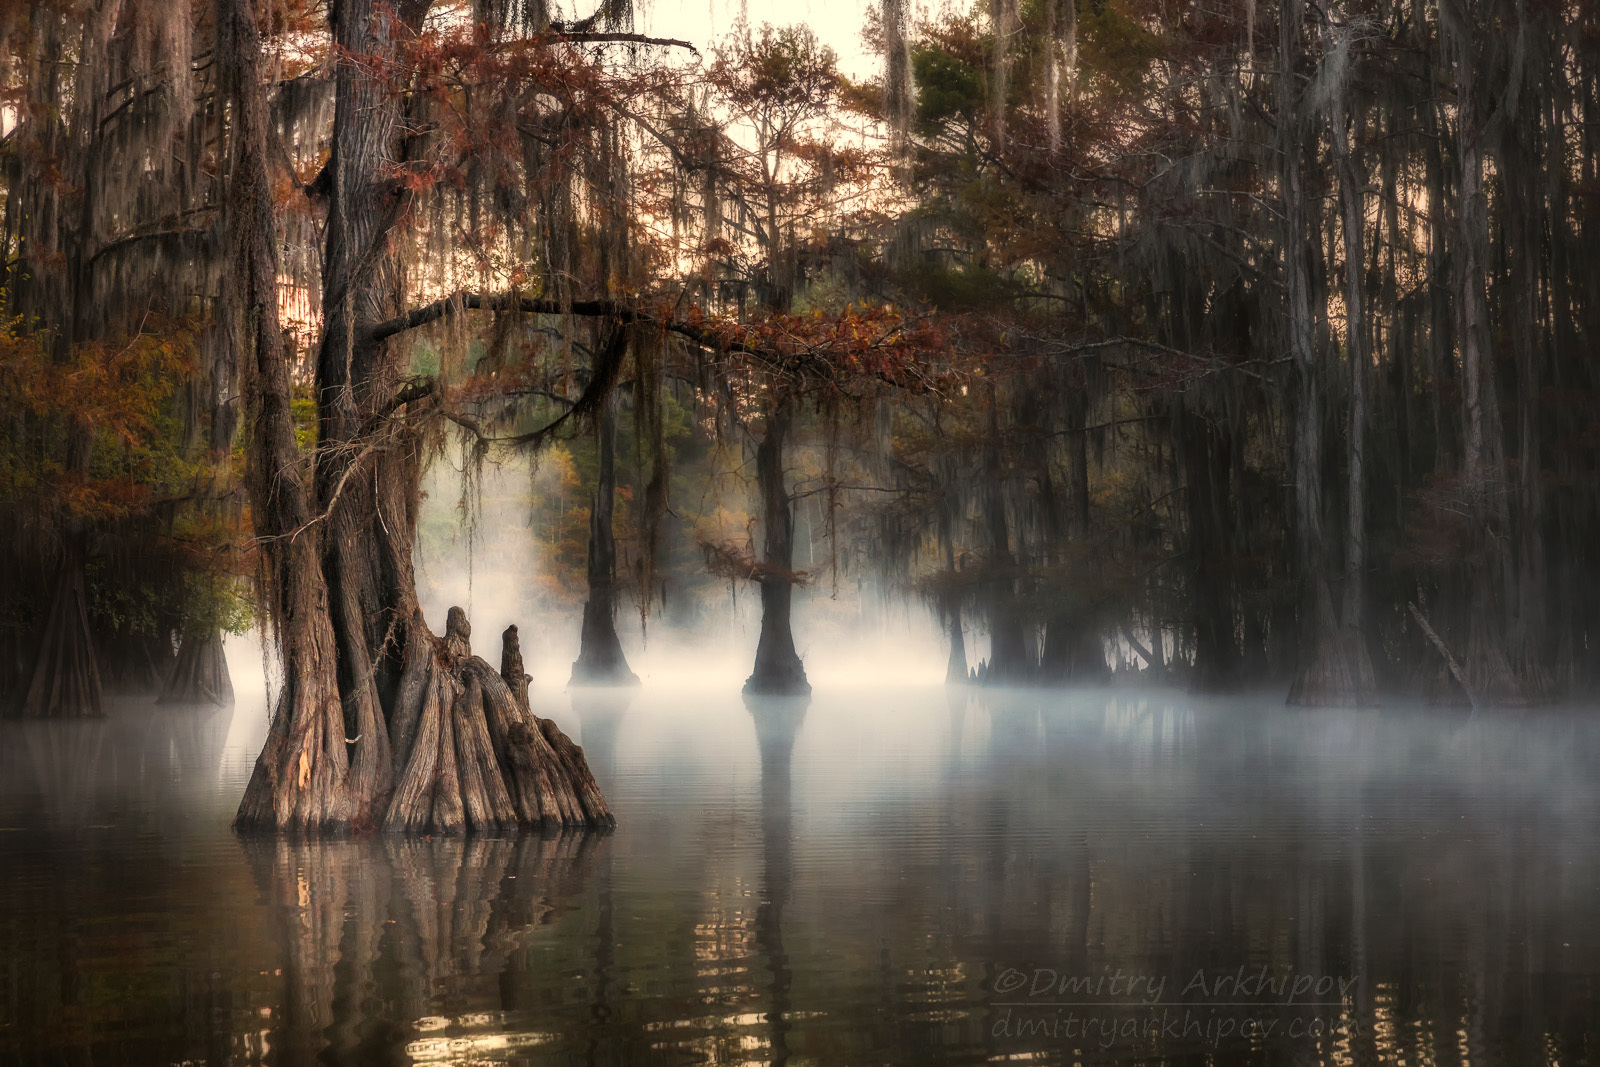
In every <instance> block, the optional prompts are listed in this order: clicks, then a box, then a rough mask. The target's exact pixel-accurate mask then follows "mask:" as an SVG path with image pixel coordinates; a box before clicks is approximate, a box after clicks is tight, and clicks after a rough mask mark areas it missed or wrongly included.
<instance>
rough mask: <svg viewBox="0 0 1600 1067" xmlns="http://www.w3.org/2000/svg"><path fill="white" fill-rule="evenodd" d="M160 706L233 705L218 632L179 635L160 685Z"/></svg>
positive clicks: (213, 630) (226, 664)
mask: <svg viewBox="0 0 1600 1067" xmlns="http://www.w3.org/2000/svg"><path fill="white" fill-rule="evenodd" d="M157 700H158V701H159V702H160V703H162V704H215V705H217V706H218V707H227V706H229V705H231V704H232V703H233V680H232V678H230V677H229V675H228V659H227V657H226V656H225V655H224V654H223V650H222V633H221V631H219V630H217V629H216V628H214V627H211V628H207V629H202V630H198V631H194V630H191V631H189V632H187V633H185V634H184V635H183V640H182V642H181V643H180V644H179V645H178V655H177V658H176V659H175V660H174V661H173V664H172V669H171V671H169V672H168V674H167V677H166V679H165V680H164V681H163V682H162V685H161V695H160V696H159V697H157Z"/></svg>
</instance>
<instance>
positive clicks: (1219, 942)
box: [0, 471, 1600, 1065]
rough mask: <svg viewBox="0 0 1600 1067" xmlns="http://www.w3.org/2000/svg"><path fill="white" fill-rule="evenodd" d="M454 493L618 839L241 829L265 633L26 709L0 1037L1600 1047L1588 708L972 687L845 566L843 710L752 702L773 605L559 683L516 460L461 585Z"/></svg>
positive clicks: (30, 1040)
mask: <svg viewBox="0 0 1600 1067" xmlns="http://www.w3.org/2000/svg"><path fill="white" fill-rule="evenodd" d="M513 476H514V477H515V478H516V479H519V481H518V482H517V483H516V484H520V485H525V484H526V481H525V479H526V478H527V477H528V475H527V472H526V471H520V472H511V473H510V474H507V473H505V472H502V473H500V474H497V475H494V476H493V477H496V478H511V477H513ZM441 484H442V483H436V484H435V488H434V490H433V495H432V496H431V497H430V503H429V506H428V511H427V514H426V515H425V521H424V529H425V530H429V531H431V532H430V533H429V534H428V535H427V537H426V538H425V541H426V542H427V543H426V544H425V545H424V547H423V550H422V551H421V553H420V556H421V558H420V561H419V566H420V570H421V573H420V574H419V583H418V584H419V589H420V590H422V591H423V595H424V596H425V598H426V610H427V614H428V617H429V621H430V623H432V624H433V625H435V627H439V626H440V625H441V624H442V620H443V614H444V611H445V610H446V608H447V607H448V606H449V605H450V604H455V603H459V604H461V605H462V606H464V607H468V608H469V609H470V612H471V618H472V621H473V624H474V639H475V641H474V643H475V648H476V651H477V652H478V653H479V654H481V655H484V656H486V657H488V658H490V659H491V660H494V659H496V658H497V657H498V652H499V631H500V629H501V628H502V627H503V626H504V625H505V624H506V623H508V622H513V621H514V622H517V623H518V624H519V626H520V627H521V629H522V633H523V648H524V651H525V653H526V654H527V658H528V662H529V666H530V670H531V671H532V673H533V674H534V675H535V685H534V689H533V693H532V702H533V706H534V708H535V710H536V711H537V712H538V713H539V714H541V715H544V716H549V717H553V718H555V719H556V720H557V721H558V722H559V723H560V725H561V726H562V728H563V729H564V730H566V731H567V732H568V733H569V734H571V735H572V736H573V737H574V738H575V739H577V740H579V741H580V742H581V744H582V745H583V747H584V751H585V753H586V755H587V758H588V760H589V762H590V765H591V767H592V768H593V771H594V773H595V775H596V778H597V780H598V781H599V783H600V785H601V787H602V788H603V790H604V791H605V793H606V796H607V798H608V799H609V800H610V802H611V804H612V806H613V809H614V811H615V813H616V816H617V827H616V829H615V831H613V832H608V833H590V834H571V833H569V834H566V835H564V836H554V837H551V836H540V835H537V834H533V835H520V836H518V835H508V836H492V835H491V836H474V837H468V838H427V839H420V840H417V839H408V838H401V837H395V836H382V835H379V836H366V837H355V838H336V839H328V840H318V841H301V840H294V839H274V838H270V837H268V838H264V839H246V838H240V837H238V836H236V835H234V834H233V833H232V832H231V831H230V829H229V822H230V820H231V818H232V815H233V812H234V810H235V808H236V806H237V804H238V801H239V798H240V795H241V793H242V791H243V789H244V785H245V783H246V781H247V779H248V777H249V774H250V772H251V768H252V766H253V763H254V759H255V756H256V753H257V752H258V751H259V749H260V747H261V744H262V741H263V739H264V737H265V735H266V729H267V685H266V677H265V674H264V670H263V664H264V663H265V659H264V657H263V654H262V650H261V648H260V646H259V644H258V643H257V642H256V639H255V636H254V635H251V636H246V637H237V638H232V639H230V640H229V641H228V643H227V654H228V660H229V666H230V669H231V671H232V673H233V679H234V684H235V690H236V692H237V694H238V698H239V703H238V704H237V706H236V707H234V708H231V709H224V710H218V709H214V708H210V707H184V706H178V707H171V706H163V707H158V706H154V705H151V704H149V703H148V702H147V701H146V700H144V699H142V698H141V699H138V700H135V699H131V698H123V699H121V700H119V701H117V702H114V703H113V704H112V706H111V708H110V714H109V715H108V717H107V718H106V719H104V720H99V721H67V722H26V723H18V722H5V723H0V1010H3V1015H0V1063H69V1064H89V1063H95V1064H106V1063H114V1064H123V1063H125V1064H153V1063H211V1064H234V1063H238V1064H251V1063H272V1064H301V1063H307V1064H309V1063H317V1062H323V1063H346V1062H365V1063H408V1062H412V1063H458V1064H469V1063H483V1062H515V1063H525V1064H577V1063H583V1064H590V1063H617V1064H632V1063H663V1064H664V1063H672V1064H683V1063H749V1064H757V1063H770V1064H784V1063H794V1064H800V1063H812V1064H878V1063H884V1064H889V1063H894V1064H902V1063H903V1064H929V1063H935V1064H970V1063H979V1062H1013V1061H1027V1062H1043V1063H1063V1064H1065V1063H1144V1064H1158V1063H1164V1064H1201V1063H1246V1064H1377V1063H1383V1064H1407V1065H1410V1064H1468V1063H1472V1064H1526V1063H1536V1062H1537V1063H1562V1064H1567V1063H1583V1062H1587V1061H1588V1060H1590V1059H1592V1058H1593V1050H1594V1049H1595V1048H1596V1042H1597V1040H1600V1029H1597V1023H1596V1020H1597V1018H1600V1012H1597V1010H1596V1009H1597V1008H1600V914H1597V911H1596V907H1595V905H1596V904H1597V902H1600V847H1597V844H1596V842H1597V841H1600V780H1597V778H1596V776H1595V774H1594V767H1595V766H1596V761H1597V758H1600V719H1597V718H1596V716H1595V714H1594V709H1592V708H1573V709H1562V710H1551V711H1544V712H1539V713H1528V714H1521V715H1517V714H1512V713H1504V714H1480V715H1470V714H1468V713H1466V712H1457V711H1448V712H1446V711H1439V710H1433V709H1428V708H1423V707H1416V706H1389V707H1386V708H1384V709H1382V710H1360V711H1337V710H1332V711H1304V710H1290V709H1285V708H1284V707H1283V706H1282V704H1281V701H1282V694H1281V692H1273V693H1267V694H1262V695H1259V696H1250V697H1230V698H1222V697H1214V698H1200V697H1194V696H1190V695H1188V694H1185V693H1183V692H1181V691H1179V690H1176V689H1169V688H1155V687H1150V686H1139V685H1135V684H1123V685H1119V686H1114V687H1108V688H1101V689H1064V690H1027V689H985V688H978V687H971V688H969V687H965V686H961V687H953V688H946V687H945V686H943V685H942V684H938V683H939V681H940V679H942V676H943V671H944V666H945V652H946V645H945V644H944V641H943V638H942V637H941V635H940V633H939V631H938V628H937V627H936V626H935V625H934V623H933V621H932V619H931V618H930V616H929V614H928V613H927V612H926V610H925V609H923V608H922V607H920V606H918V605H916V604H915V603H913V604H911V605H909V606H906V605H903V604H902V605H896V603H895V601H894V600H893V599H892V598H890V599H888V600H886V599H885V598H882V597H881V596H879V595H877V592H876V591H875V590H873V589H871V588H867V589H865V590H864V593H863V592H862V591H860V590H858V587H857V586H856V585H854V583H853V582H842V583H841V593H840V595H839V596H838V597H837V598H834V597H831V596H830V595H829V593H830V592H831V589H830V586H829V584H828V583H827V582H825V581H819V582H818V583H817V585H816V588H815V589H814V590H813V591H812V594H811V595H810V596H809V597H808V598H807V599H805V600H804V601H803V602H802V604H801V606H800V607H799V608H798V610H797V613H796V634H797V640H798V642H799V644H800V646H801V649H802V652H803V653H804V655H805V656H806V669H807V671H808V674H809V675H810V677H811V680H812V683H813V685H814V687H815V691H814V693H813V696H812V697H811V698H810V699H799V700H771V699H768V700H753V699H745V698H743V697H741V695H740V691H739V690H740V684H741V682H742V680H743V678H744V676H745V675H746V674H747V673H748V671H749V666H750V660H751V656H752V654H753V649H754V644H755V637H756V625H757V620H756V615H755V613H754V611H753V610H752V609H753V608H754V597H753V596H746V595H745V594H744V593H743V592H742V591H741V593H740V595H739V598H738V603H737V606H735V607H731V608H730V607H729V606H728V605H727V604H726V603H725V602H724V603H723V604H722V605H721V606H720V608H719V609H718V610H717V611H716V612H710V613H702V618H703V622H704V624H703V625H701V626H700V627H698V628H681V627H673V626H671V625H668V624H667V622H665V621H659V622H658V621H656V620H654V619H653V620H652V622H651V626H650V631H649V633H650V637H649V641H648V644H646V643H645V642H644V641H643V638H642V636H641V634H640V630H639V623H638V619H637V617H636V616H631V615H628V614H627V613H626V612H624V617H623V618H622V619H621V620H620V621H621V629H622V634H623V641H624V645H625V647H626V650H627V652H628V655H629V658H630V661H631V663H632V664H633V666H634V669H635V670H636V671H637V672H638V673H639V675H640V676H641V678H642V680H643V683H644V684H643V685H642V686H641V687H640V688H639V689H621V690H615V689H613V690H583V689H568V688H566V686H565V682H566V677H567V674H568V673H569V672H570V668H571V662H572V659H573V658H574V656H575V655H576V651H577V650H576V637H577V620H576V617H575V616H574V615H573V614H572V613H571V612H565V613H562V612H556V611H545V612H543V613H541V612H540V611H539V610H538V605H537V603H536V602H535V598H533V597H532V596H530V592H529V591H530V590H534V589H538V588H542V587H541V586H540V585H539V579H540V576H541V573H543V572H542V570H541V569H542V568H546V567H547V566H548V561H547V560H542V559H541V558H540V557H539V554H538V552H537V551H536V550H535V549H534V548H533V547H532V546H531V545H530V544H529V543H528V541H527V536H526V532H525V531H526V524H525V523H523V524H521V525H519V524H518V523H517V522H516V521H515V514H514V512H515V508H516V507H520V505H515V504H514V503H513V504H506V503H505V501H507V500H513V501H514V498H515V497H516V495H517V494H516V491H515V485H513V484H512V483H510V482H507V483H505V484H500V485H496V484H494V483H493V481H492V480H491V481H490V482H487V483H486V484H485V485H484V494H483V495H484V500H485V505H484V508H483V509H482V511H481V512H480V514H479V519H478V524H477V527H476V529H475V531H474V533H473V537H472V546H471V560H472V564H471V568H470V577H469V571H468V568H467V567H466V566H464V565H455V566H452V565H450V564H448V563H447V562H445V561H446V560H447V559H450V558H455V559H465V558H467V554H466V552H465V551H464V549H465V547H466V546H465V544H464V541H463V540H460V539H458V540H455V541H452V540H451V538H450V537H449V536H447V535H448V530H449V528H450V526H451V524H453V523H454V524H455V525H456V526H457V527H458V532H459V523H458V522H457V521H456V520H455V519H454V518H452V517H451V515H450V513H449V512H448V507H447V501H449V500H450V499H451V497H450V496H448V495H447V494H446V493H445V492H444V491H442V489H441V488H440V487H439V486H440V485H441ZM496 501H500V503H496ZM507 507H511V508H512V509H513V510H512V511H511V512H506V511H504V509H505V508H507ZM497 508H499V509H501V510H500V511H497V510H496V509H497ZM441 513H443V518H441V517H440V516H441ZM429 522H433V523H434V525H433V526H431V527H430V526H429ZM430 546H431V549H430ZM430 550H431V551H433V554H432V555H430ZM719 595H725V590H724V592H723V593H722V594H719ZM971 636H972V637H975V638H976V641H975V642H969V656H971V658H972V659H973V660H976V659H977V658H978V657H979V656H981V655H982V653H983V650H984V648H983V637H982V635H981V633H980V634H976V635H971Z"/></svg>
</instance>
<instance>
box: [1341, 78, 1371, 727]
mask: <svg viewBox="0 0 1600 1067" xmlns="http://www.w3.org/2000/svg"><path fill="white" fill-rule="evenodd" d="M1346 95H1347V94H1346V91H1345V89H1344V83H1343V81H1341V82H1340V83H1339V86H1338V89H1337V91H1336V93H1335V97H1334V105H1333V113H1332V115H1331V116H1330V118H1331V123H1332V132H1333V137H1332V141H1333V155H1334V165H1335V169H1336V170H1337V172H1338V179H1339V204H1340V208H1341V209H1342V212H1343V215H1344V255H1345V260H1344V274H1345V356H1346V359H1347V360H1348V361H1349V365H1350V418H1349V423H1348V426H1347V430H1346V432H1347V434H1348V440H1347V441H1346V443H1345V447H1346V452H1345V460H1346V468H1347V469H1346V479H1347V482H1346V493H1345V509H1346V510H1345V534H1344V538H1345V540H1344V596H1343V601H1344V603H1343V610H1342V618H1341V619H1340V630H1339V641H1340V643H1341V645H1342V646H1343V648H1342V649H1341V652H1342V654H1343V656H1344V659H1345V663H1346V665H1347V668H1348V671H1349V680H1350V684H1351V685H1352V687H1353V691H1352V692H1350V693H1348V694H1341V696H1343V698H1344V701H1345V702H1348V703H1354V704H1357V705H1370V704H1375V703H1377V681H1376V679H1375V677H1374V675H1373V670H1372V654H1371V652H1369V651H1368V649H1367V640H1366V614H1367V595H1366V594H1367V575H1366V567H1367V511H1366V505H1367V472H1366V441H1367V377H1368V374H1369V373H1370V371H1369V363H1370V362H1371V356H1370V347H1369V345H1368V332H1367V293H1366V269H1367V265H1366V256H1365V250H1364V248H1365V246H1364V245H1363V244H1362V232H1363V228H1364V220H1365V217H1366V213H1365V211H1364V210H1363V205H1362V186H1361V182H1360V179H1359V177H1358V176H1357V174H1356V167H1355V160H1354V159H1353V158H1352V156H1351V152H1350V138H1349V134H1348V133H1347V132H1346V129H1345V120H1346V111H1347V110H1348V109H1347V106H1346Z"/></svg>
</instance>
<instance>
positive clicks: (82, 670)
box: [16, 524, 105, 719]
mask: <svg viewBox="0 0 1600 1067" xmlns="http://www.w3.org/2000/svg"><path fill="white" fill-rule="evenodd" d="M27 679H28V680H27V688H26V689H25V690H24V691H23V694H22V700H21V702H20V704H19V705H18V707H17V709H16V710H17V714H18V715H20V716H22V717H23V718H30V719H62V718H81V717H86V716H90V717H92V716H99V715H103V714H105V710H104V705H103V700H102V695H101V687H100V668H99V665H98V663H97V661H96V659H95V655H94V641H93V640H92V638H91V637H90V634H89V593H88V587H87V582H86V580H85V576H84V533H83V531H82V529H81V525H80V524H73V526H72V527H71V528H70V529H69V532H68V536H67V544H66V549H65V551H64V552H63V554H62V559H61V572H60V576H59V577H58V578H57V579H56V590H55V595H54V597H53V598H52V600H51V603H50V614H49V616H48V617H47V618H46V619H45V624H44V630H43V631H42V632H41V633H40V635H39V645H38V652H37V653H36V654H35V656H34V658H33V664H32V669H31V671H30V672H29V674H28V676H27Z"/></svg>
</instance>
